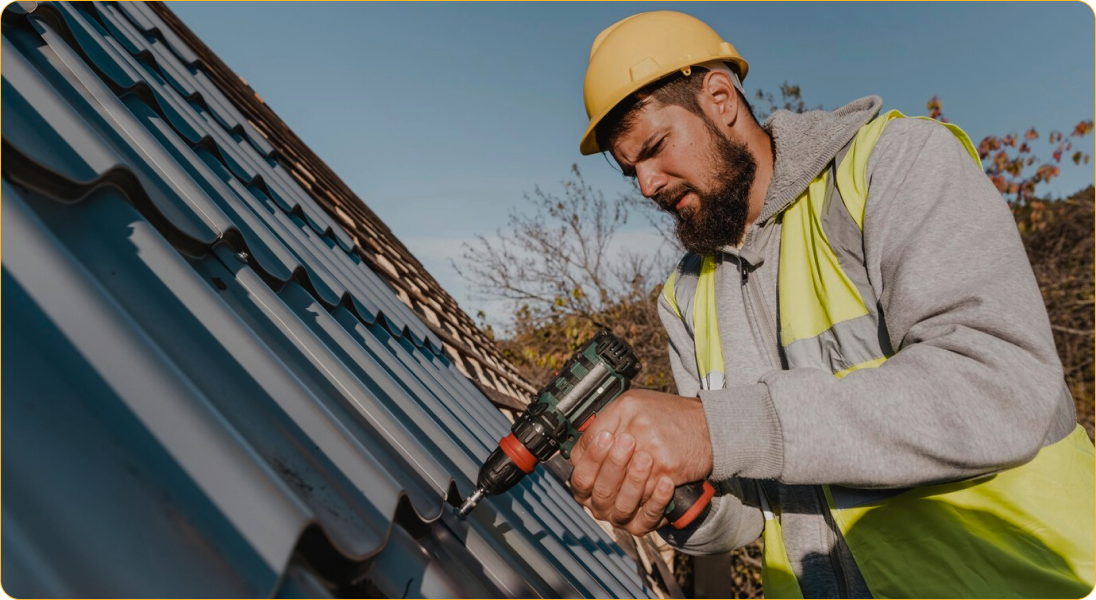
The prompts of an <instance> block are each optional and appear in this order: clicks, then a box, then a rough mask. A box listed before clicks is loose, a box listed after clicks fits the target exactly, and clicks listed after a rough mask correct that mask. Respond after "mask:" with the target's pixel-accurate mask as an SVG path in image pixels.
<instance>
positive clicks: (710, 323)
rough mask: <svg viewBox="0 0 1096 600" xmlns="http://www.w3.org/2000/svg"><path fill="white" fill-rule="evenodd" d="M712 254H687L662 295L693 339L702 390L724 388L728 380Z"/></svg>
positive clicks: (669, 279)
mask: <svg viewBox="0 0 1096 600" xmlns="http://www.w3.org/2000/svg"><path fill="white" fill-rule="evenodd" d="M717 263H718V261H717V260H716V259H715V257H712V256H699V255H696V254H687V255H686V256H685V257H684V258H683V259H682V260H681V263H680V264H679V265H678V267H677V269H676V270H674V272H673V273H671V274H670V276H669V277H668V278H667V279H666V284H665V285H664V286H663V288H662V295H663V296H664V297H665V299H666V303H667V304H668V305H669V306H670V309H671V310H672V311H673V312H674V314H676V315H677V316H678V318H680V319H681V321H682V322H683V323H684V325H685V329H686V330H687V331H688V332H689V335H691V336H692V338H693V348H694V350H695V354H696V356H695V358H696V365H697V371H698V373H697V376H698V378H699V381H700V387H701V389H705V390H718V389H722V388H723V385H724V381H725V377H724V368H725V367H724V364H723V343H722V340H721V338H720V334H719V319H718V317H717V315H716V308H715V296H716V294H715V270H716V267H717Z"/></svg>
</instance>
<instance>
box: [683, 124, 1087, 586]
mask: <svg viewBox="0 0 1096 600" xmlns="http://www.w3.org/2000/svg"><path fill="white" fill-rule="evenodd" d="M902 117H904V115H902V114H901V113H899V112H898V111H891V112H889V113H886V114H883V115H880V116H879V117H877V118H876V119H874V120H873V121H871V122H870V123H868V124H867V125H864V126H863V127H861V129H860V131H859V132H858V133H857V135H856V137H855V138H854V139H853V141H852V142H851V143H850V144H849V146H847V148H846V149H845V150H844V151H843V152H842V154H839V155H838V157H837V159H835V161H834V163H833V164H832V165H831V167H830V168H829V169H827V170H825V171H823V172H822V173H821V174H819V175H818V176H817V177H816V178H815V179H814V180H813V181H812V182H811V183H810V185H809V186H808V187H807V189H806V191H804V192H803V194H802V195H800V197H799V198H797V199H796V200H795V201H794V202H793V203H792V204H790V205H789V207H788V208H787V209H786V210H785V211H784V212H783V214H782V220H783V221H782V229H781V237H780V266H779V273H778V303H779V308H780V344H781V346H782V347H783V350H784V354H785V357H786V358H787V362H788V367H789V368H796V367H813V368H816V369H826V370H829V371H831V372H832V373H833V374H834V376H835V377H838V378H840V377H844V376H845V375H847V374H848V373H851V372H852V371H855V370H858V369H870V368H875V367H878V366H880V365H882V364H883V363H884V362H886V360H887V358H888V357H889V356H890V355H892V354H893V350H892V349H891V348H890V347H889V346H888V344H889V342H888V341H887V340H888V339H889V338H888V336H887V335H886V334H885V332H883V334H882V335H880V323H881V322H882V321H881V319H880V315H879V314H878V308H877V304H876V302H875V295H874V293H873V291H872V289H871V288H870V286H869V283H868V279H867V271H866V267H865V264H864V257H863V256H862V252H863V250H862V248H863V244H862V239H863V226H864V206H865V202H866V199H867V195H868V185H867V164H868V158H869V156H870V155H871V150H872V148H873V147H874V146H875V143H876V142H877V141H878V140H879V137H880V136H881V135H882V133H883V130H884V128H885V127H886V125H887V123H888V122H890V121H891V120H893V119H896V118H902ZM922 118H923V117H922ZM943 125H944V126H945V127H947V128H948V129H949V130H950V131H951V132H952V133H953V134H954V135H955V136H956V137H957V138H958V139H959V140H960V141H961V142H962V143H963V145H964V147H965V148H966V149H967V151H968V152H969V153H970V155H971V157H972V158H974V160H975V161H978V153H977V151H976V150H975V148H974V145H973V144H972V143H971V141H970V138H968V137H967V135H966V134H965V133H964V132H963V131H962V130H961V129H959V128H958V127H956V126H954V125H950V124H943ZM979 164H981V163H980V161H979ZM838 196H839V198H838ZM686 260H699V261H700V265H699V266H698V267H697V266H696V265H694V268H693V269H692V271H693V272H695V273H697V276H696V281H695V283H694V282H693V279H692V277H689V278H685V279H678V278H677V277H676V274H677V272H676V271H675V273H674V274H672V275H671V276H670V278H669V279H668V280H667V282H666V286H665V287H664V290H663V294H664V296H665V298H666V300H667V302H668V303H669V305H670V307H671V309H672V310H674V311H675V312H676V313H677V315H678V317H680V318H681V319H682V321H683V322H684V323H685V326H686V328H687V329H689V330H690V332H691V333H692V335H693V339H694V342H695V343H694V346H695V351H696V362H697V368H698V375H699V376H700V380H701V387H702V388H704V389H719V388H722V387H723V380H724V377H723V369H724V361H723V349H722V343H721V341H720V336H719V323H718V320H717V317H716V309H715V269H716V261H715V257H713V256H704V257H697V256H695V255H690V256H689V257H686ZM1094 469H1096V460H1094V452H1093V446H1092V443H1091V442H1090V441H1089V439H1088V436H1087V434H1086V433H1085V431H1084V429H1083V428H1081V427H1080V426H1078V427H1076V428H1075V429H1074V430H1073V432H1072V433H1070V434H1069V435H1067V436H1065V437H1064V438H1063V439H1061V440H1060V441H1057V442H1055V443H1052V444H1050V445H1048V446H1045V447H1044V448H1042V449H1041V450H1040V451H1039V452H1038V454H1037V455H1036V456H1035V458H1034V459H1032V460H1031V461H1030V462H1028V463H1026V464H1024V465H1021V466H1019V467H1015V468H1012V469H1008V470H1005V471H1002V472H998V473H993V474H988V475H984V476H981V477H976V478H973V479H969V480H963V481H958V482H953V483H945V484H941V485H930V486H922V487H916V488H908V489H904V490H859V489H851V488H845V487H841V486H822V488H823V491H824V492H825V497H826V501H827V503H828V504H829V510H830V513H831V514H832V515H833V519H834V521H835V522H836V524H837V527H838V529H839V530H840V532H841V534H842V535H843V536H844V539H845V541H846V542H847V544H848V547H849V549H850V550H851V552H852V555H853V558H854V560H855V561H856V564H857V567H858V568H859V570H860V572H861V574H862V575H863V577H864V581H865V583H867V585H868V589H869V590H870V591H871V593H872V595H873V596H875V597H876V598H941V597H944V598H946V597H989V598H1004V597H1015V596H1019V597H1038V598H1055V597H1062V598H1070V597H1071V598H1077V597H1082V596H1085V595H1087V594H1088V593H1089V592H1090V591H1092V589H1093V585H1094V579H1096V564H1094V553H1096V550H1094V532H1096V523H1094V513H1096V506H1094V490H1096V479H1094ZM758 487H759V490H758V495H759V497H760V502H761V505H762V506H761V508H762V511H763V512H764V514H765V529H764V533H763V538H764V542H765V551H764V556H763V560H762V577H763V581H764V589H765V596H766V597H769V598H797V597H802V590H801V589H800V586H799V582H798V580H797V579H796V577H795V575H794V574H793V572H792V568H791V563H790V561H789V559H788V555H787V552H786V549H785V547H784V542H783V539H782V537H781V534H780V521H781V519H780V507H779V506H778V505H776V504H775V500H776V499H775V498H773V497H771V496H768V495H766V494H765V492H764V489H763V486H760V485H759V486H758Z"/></svg>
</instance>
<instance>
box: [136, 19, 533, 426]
mask: <svg viewBox="0 0 1096 600" xmlns="http://www.w3.org/2000/svg"><path fill="white" fill-rule="evenodd" d="M147 7H148V8H149V9H150V10H151V12H152V13H153V15H154V16H155V17H159V20H158V21H153V20H151V19H149V18H142V19H140V20H139V21H138V22H137V23H136V24H137V27H138V29H140V30H141V31H143V32H145V33H153V30H157V31H162V32H164V35H165V38H164V39H165V40H168V44H169V46H170V47H171V48H178V49H179V50H180V52H181V53H182V52H185V54H181V55H180V56H182V57H183V62H184V63H185V65H186V67H183V66H180V67H178V69H176V70H183V69H185V68H191V67H193V69H194V70H195V71H197V72H199V73H201V74H202V75H203V76H204V77H205V81H207V82H211V83H212V84H213V85H212V87H214V88H216V90H217V91H218V92H219V93H220V94H222V97H221V98H219V99H218V103H219V105H220V106H225V107H228V108H230V109H231V110H232V111H234V112H233V115H234V116H233V119H234V120H233V121H232V122H233V124H235V123H239V124H240V127H241V128H242V129H246V130H247V132H248V135H249V139H251V140H253V141H255V142H256V143H258V144H259V145H261V146H262V151H263V153H264V154H265V155H266V156H268V157H270V158H275V157H276V158H277V160H278V162H279V164H281V165H282V166H283V167H284V169H285V171H286V172H287V173H288V174H289V175H290V176H292V177H293V179H294V180H295V181H296V182H297V184H298V185H299V186H301V189H303V190H305V191H307V192H308V193H309V194H310V195H311V197H312V199H313V200H315V202H316V204H317V205H318V206H319V207H320V208H322V209H323V210H324V211H326V212H327V214H328V215H329V216H330V218H331V219H332V221H333V222H337V223H339V224H341V225H343V227H345V229H346V231H347V232H348V233H349V234H350V238H351V239H352V241H353V242H354V243H356V245H357V247H356V248H355V250H356V252H357V254H358V255H359V256H360V257H361V258H362V259H363V260H364V261H365V262H366V263H367V264H369V266H370V267H371V268H372V269H373V271H374V272H375V273H377V274H378V275H379V276H380V277H381V278H383V279H384V280H385V281H387V282H388V283H389V284H390V285H391V286H392V287H393V289H394V290H395V291H396V294H397V297H398V298H399V299H400V301H402V302H403V303H404V304H407V305H408V306H410V307H412V308H413V309H414V310H415V312H416V313H418V314H419V316H420V317H421V318H422V319H423V321H424V323H425V324H426V325H427V326H428V327H429V328H430V330H431V331H432V332H433V333H434V334H435V335H437V336H438V337H439V338H440V339H441V341H442V342H443V343H444V344H445V349H446V351H447V354H448V355H449V357H450V358H452V359H453V362H454V364H455V365H456V366H457V368H458V369H459V370H460V371H461V372H462V373H464V374H465V375H466V376H467V377H469V378H470V379H472V380H473V381H474V382H475V383H476V384H477V386H478V387H479V388H480V389H481V390H483V391H484V392H485V393H486V394H488V397H489V398H491V399H492V400H493V401H495V402H496V403H498V404H499V405H500V406H505V407H508V408H519V409H520V408H523V407H524V406H525V404H526V403H527V402H528V397H529V395H530V394H532V393H533V392H535V391H536V389H535V388H534V387H533V386H532V385H531V384H529V383H528V382H526V381H525V380H524V379H522V377H521V376H520V375H519V374H518V372H517V370H516V369H515V368H514V367H513V366H512V365H510V364H509V363H508V362H506V360H505V359H504V358H503V357H502V355H501V353H500V352H499V351H498V349H497V348H496V347H495V345H494V343H493V342H492V341H491V340H490V339H488V338H487V336H486V335H484V334H483V332H481V331H480V330H479V329H478V328H476V326H475V324H474V323H473V322H472V320H471V319H470V318H469V317H468V315H467V314H465V312H464V311H462V310H461V309H460V308H459V307H458V306H457V303H456V301H455V300H453V298H452V297H451V296H449V294H447V293H446V292H445V290H443V289H442V288H441V286H440V285H439V284H438V282H437V281H436V280H435V279H434V278H433V277H431V276H430V273H428V272H427V271H426V269H425V268H423V266H422V264H420V263H419V261H418V260H416V259H415V257H414V256H413V255H412V254H411V253H410V252H409V251H408V250H407V248H406V247H405V246H404V245H403V244H402V243H400V241H399V240H398V239H396V237H395V236H394V235H392V232H391V231H389V229H388V227H387V226H385V224H384V223H383V222H382V221H381V220H380V219H379V218H378V217H377V215H376V214H374V213H373V211H371V210H370V209H369V207H368V206H366V204H365V203H363V202H362V201H361V200H360V199H359V198H358V197H357V196H356V195H355V194H354V192H353V191H352V190H350V188H349V187H348V186H347V185H346V184H345V183H344V182H343V181H342V180H341V179H339V177H338V175H336V174H335V173H334V172H332V171H331V169H330V168H329V167H328V166H327V164H326V163H324V161H323V160H321V159H320V157H318V156H316V154H315V153H313V152H312V151H311V150H310V149H309V147H308V146H307V145H306V144H305V143H304V142H303V141H301V140H300V138H298V137H297V136H296V135H295V134H294V133H293V131H292V130H290V129H289V127H288V126H286V124H285V123H284V122H283V121H282V120H281V119H280V118H278V115H276V114H275V113H274V111H273V110H271V109H270V107H268V106H267V105H266V103H265V102H263V100H262V99H261V98H260V97H259V95H258V94H256V93H255V91H254V90H252V89H251V88H250V87H249V86H248V85H247V82H245V81H244V80H243V79H241V78H240V77H239V76H237V75H236V74H235V73H234V72H233V71H232V70H231V69H230V68H229V67H228V65H226V64H224V62H223V61H221V59H220V58H218V57H217V55H216V54H214V53H213V52H212V51H211V50H210V49H209V48H208V47H207V46H206V45H205V44H204V43H202V41H201V40H200V39H198V37H197V36H195V35H194V33H193V32H192V31H191V30H190V29H189V28H188V27H187V26H186V25H185V24H183V23H182V22H181V21H180V20H179V19H178V18H177V17H176V16H175V14H174V13H172V12H171V10H170V9H169V8H168V7H167V5H166V3H162V2H155V3H151V4H148V5H147ZM163 56H165V57H166V58H167V59H170V58H171V56H172V55H170V54H164V55H163ZM206 87H209V86H208V85H207V86H206ZM233 126H235V125H233ZM255 132H258V134H259V135H253V134H254V133H255Z"/></svg>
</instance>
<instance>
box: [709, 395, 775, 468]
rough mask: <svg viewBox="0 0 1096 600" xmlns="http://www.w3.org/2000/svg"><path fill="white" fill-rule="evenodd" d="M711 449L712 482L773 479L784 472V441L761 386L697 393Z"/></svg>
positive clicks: (770, 401)
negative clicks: (743, 478) (705, 421)
mask: <svg viewBox="0 0 1096 600" xmlns="http://www.w3.org/2000/svg"><path fill="white" fill-rule="evenodd" d="M699 397H700V401H701V405H702V406H703V408H704V415H705V417H706V419H707V425H708V436H709V439H710V440H711V447H712V475H711V479H713V480H716V481H719V480H723V479H730V478H732V477H749V478H751V479H776V478H778V477H780V475H781V473H782V472H783V470H784V438H783V434H782V433H781V430H780V421H779V419H778V418H777V415H776V409H775V408H774V407H773V404H772V400H771V398H770V397H769V388H768V386H766V385H765V384H763V383H757V384H753V385H743V386H733V387H730V388H727V389H722V390H702V391H701V392H700V393H699Z"/></svg>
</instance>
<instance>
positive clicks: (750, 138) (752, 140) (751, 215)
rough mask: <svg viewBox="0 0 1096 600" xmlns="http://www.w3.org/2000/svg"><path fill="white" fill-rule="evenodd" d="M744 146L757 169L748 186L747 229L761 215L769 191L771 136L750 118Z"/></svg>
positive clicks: (770, 180) (771, 159) (771, 166)
mask: <svg viewBox="0 0 1096 600" xmlns="http://www.w3.org/2000/svg"><path fill="white" fill-rule="evenodd" d="M746 147H747V148H749V150H750V152H752V153H753V155H754V160H756V161H757V171H756V172H755V173H754V180H753V185H751V186H750V198H749V202H750V210H749V212H748V213H747V215H746V228H747V229H749V227H750V225H753V223H754V221H756V220H757V218H758V217H759V216H761V209H762V208H764V206H765V197H766V195H767V194H768V191H769V183H770V182H772V179H773V140H772V137H771V136H769V134H768V132H766V131H765V130H764V129H762V128H761V127H760V126H759V125H758V124H757V123H756V122H754V121H753V120H752V119H751V120H750V122H749V125H748V127H747V130H746Z"/></svg>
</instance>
